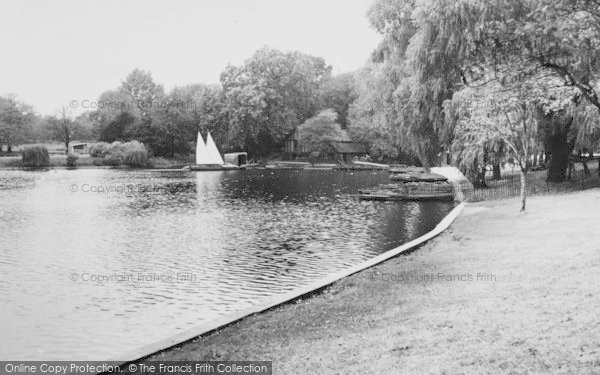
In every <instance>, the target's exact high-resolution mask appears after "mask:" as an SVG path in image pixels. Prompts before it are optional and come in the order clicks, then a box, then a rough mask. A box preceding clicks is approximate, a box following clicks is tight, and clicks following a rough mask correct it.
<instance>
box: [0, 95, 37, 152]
mask: <svg viewBox="0 0 600 375" xmlns="http://www.w3.org/2000/svg"><path fill="white" fill-rule="evenodd" d="M35 118H36V116H35V114H34V112H33V109H32V107H31V106H29V105H27V104H25V103H23V102H21V101H19V100H18V99H17V98H16V97H15V96H13V95H5V96H0V152H1V151H2V147H1V146H2V144H5V145H6V146H7V151H8V152H12V146H13V145H15V144H17V143H20V142H23V141H24V140H25V139H27V138H28V135H29V134H30V133H31V125H32V123H33V122H34V121H35Z"/></svg>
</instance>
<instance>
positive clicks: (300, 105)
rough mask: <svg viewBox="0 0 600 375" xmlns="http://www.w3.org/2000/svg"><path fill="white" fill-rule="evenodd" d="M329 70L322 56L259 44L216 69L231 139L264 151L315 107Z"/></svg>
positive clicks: (276, 143) (251, 150) (264, 152)
mask: <svg viewBox="0 0 600 375" xmlns="http://www.w3.org/2000/svg"><path fill="white" fill-rule="evenodd" d="M330 74H331V67H329V66H328V65H326V64H325V61H324V60H323V59H322V58H319V57H314V56H309V55H305V54H301V53H299V52H288V53H283V52H280V51H277V50H274V49H270V48H267V47H265V48H261V49H260V50H258V51H257V52H256V53H255V54H254V55H253V56H252V57H251V58H249V59H248V60H246V61H245V62H244V64H243V66H240V67H235V66H228V67H227V68H226V69H225V71H224V72H223V73H222V74H221V84H222V86H223V90H224V97H225V100H226V102H227V104H226V110H227V117H228V120H229V124H230V125H231V129H230V138H231V139H232V141H233V143H235V144H238V145H240V146H242V147H243V146H245V147H247V149H248V150H249V151H250V152H251V153H256V154H266V153H268V152H271V151H273V150H274V148H275V147H277V146H278V145H280V144H281V143H282V142H283V141H284V139H285V137H286V136H287V135H288V134H289V133H290V132H291V131H292V130H293V129H294V128H295V127H296V126H298V125H299V124H301V123H302V122H304V121H305V120H307V119H308V118H310V117H312V116H314V115H315V114H316V112H317V110H318V106H319V97H318V90H319V87H320V86H321V85H322V84H323V82H324V81H325V80H327V79H328V78H329V76H330Z"/></svg>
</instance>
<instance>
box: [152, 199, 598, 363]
mask: <svg viewBox="0 0 600 375" xmlns="http://www.w3.org/2000/svg"><path fill="white" fill-rule="evenodd" d="M598 207H600V190H591V191H585V192H579V193H573V194H565V195H556V196H543V197H536V198H531V199H530V201H529V207H528V211H527V212H526V213H524V214H519V213H518V208H519V204H518V202H517V200H507V201H496V202H493V203H478V204H472V205H470V206H468V207H467V209H466V210H465V211H464V213H463V215H462V216H461V217H459V219H458V220H457V222H456V223H455V224H454V225H453V226H452V227H451V229H450V230H449V231H448V232H446V233H445V234H443V235H442V236H440V237H438V238H437V239H435V240H433V241H431V242H430V243H428V244H426V245H425V246H423V247H422V248H420V249H418V250H417V251H415V252H413V253H412V254H410V255H406V256H401V257H398V258H395V259H392V260H390V261H388V262H386V263H384V264H382V265H380V266H377V267H374V268H372V269H369V270H366V271H364V272H362V273H359V274H356V275H354V276H351V277H349V278H347V279H344V280H342V281H340V282H338V283H336V284H334V285H333V286H332V287H330V288H328V289H326V290H325V291H324V292H323V293H321V294H319V295H316V296H313V297H311V298H308V299H305V300H301V301H297V302H295V303H291V304H287V305H284V306H281V307H279V308H276V309H273V310H271V311H268V312H266V313H263V314H258V315H255V316H251V317H249V318H246V319H244V320H243V321H241V322H239V323H237V324H234V325H232V326H229V327H227V328H225V329H223V330H221V331H219V332H217V333H215V334H212V335H210V336H208V337H202V338H198V339H196V340H194V341H191V342H188V343H186V344H184V345H182V346H179V347H176V348H173V349H170V350H168V351H165V352H162V353H159V354H157V355H155V356H153V357H151V358H149V359H150V360H180V359H181V360H182V359H186V360H193V359H204V360H208V359H219V360H244V359H254V360H272V361H273V364H274V370H275V371H274V373H276V374H317V373H318V374H353V373H357V374H358V373H360V374H392V373H449V374H455V373H549V372H551V373H565V374H567V373H574V372H577V373H596V374H597V373H600V234H599V233H598V231H597V229H598V225H597V209H598ZM478 272H479V273H485V274H493V275H494V276H495V279H496V280H495V281H493V280H492V281H480V282H477V281H472V282H469V281H462V282H461V281H446V280H444V277H445V276H443V275H447V274H458V275H460V274H471V275H473V277H474V278H476V274H477V273H478ZM390 274H393V275H405V274H413V275H423V274H433V275H434V281H433V282H429V283H427V282H393V281H384V280H382V278H383V279H388V278H390ZM438 274H442V280H438V279H437V278H438Z"/></svg>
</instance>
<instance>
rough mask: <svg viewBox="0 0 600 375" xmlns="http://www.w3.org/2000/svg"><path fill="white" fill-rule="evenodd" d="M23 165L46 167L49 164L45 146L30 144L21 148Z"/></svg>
mask: <svg viewBox="0 0 600 375" xmlns="http://www.w3.org/2000/svg"><path fill="white" fill-rule="evenodd" d="M22 159H23V166H25V167H33V168H39V167H47V166H49V165H50V155H49V154H48V149H47V148H46V147H45V146H30V147H27V148H26V149H25V150H23V157H22Z"/></svg>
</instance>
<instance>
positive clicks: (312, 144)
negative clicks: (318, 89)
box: [298, 109, 344, 154]
mask: <svg viewBox="0 0 600 375" xmlns="http://www.w3.org/2000/svg"><path fill="white" fill-rule="evenodd" d="M337 117H338V116H337V113H336V112H335V111H334V110H333V109H327V110H324V111H321V112H320V113H319V114H318V115H316V116H315V117H312V118H310V119H308V120H306V122H304V124H302V125H300V126H299V127H298V131H299V133H300V144H301V145H303V146H305V147H307V148H308V149H310V150H311V151H315V152H319V153H321V154H325V153H327V151H328V149H329V143H330V142H331V141H332V140H334V139H339V138H340V137H342V136H343V135H344V132H343V131H342V128H341V126H340V124H339V123H338V122H337Z"/></svg>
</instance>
